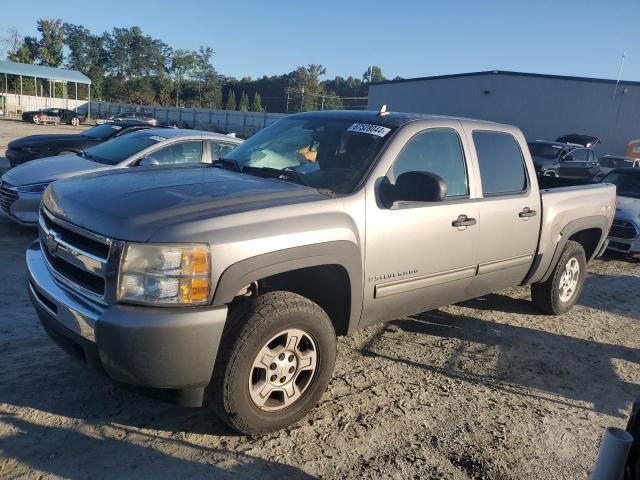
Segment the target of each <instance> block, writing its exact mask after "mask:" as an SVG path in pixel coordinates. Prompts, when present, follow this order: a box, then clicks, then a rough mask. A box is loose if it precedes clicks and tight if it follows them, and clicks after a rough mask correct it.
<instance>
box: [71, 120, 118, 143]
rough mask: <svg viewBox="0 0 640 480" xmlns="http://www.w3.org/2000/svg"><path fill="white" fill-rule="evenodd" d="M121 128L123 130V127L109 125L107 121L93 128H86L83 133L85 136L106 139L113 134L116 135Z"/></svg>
mask: <svg viewBox="0 0 640 480" xmlns="http://www.w3.org/2000/svg"><path fill="white" fill-rule="evenodd" d="M120 130H122V127H121V126H119V125H109V124H106V123H105V124H103V125H97V126H95V127H93V128H90V129H88V130H85V131H84V132H82V134H81V135H82V136H83V137H90V138H100V139H105V138H109V137H111V136H112V135H115V133H116V132H118V131H120Z"/></svg>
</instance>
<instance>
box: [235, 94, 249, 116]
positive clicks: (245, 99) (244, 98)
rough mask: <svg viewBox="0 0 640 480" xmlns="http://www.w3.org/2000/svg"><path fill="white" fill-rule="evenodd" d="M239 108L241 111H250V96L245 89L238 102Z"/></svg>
mask: <svg viewBox="0 0 640 480" xmlns="http://www.w3.org/2000/svg"><path fill="white" fill-rule="evenodd" d="M238 110H240V111H241V112H248V111H249V96H248V95H247V94H246V93H245V91H244V90H243V91H242V94H241V95H240V103H239V104H238Z"/></svg>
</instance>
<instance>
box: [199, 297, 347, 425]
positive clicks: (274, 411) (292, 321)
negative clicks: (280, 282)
mask: <svg viewBox="0 0 640 480" xmlns="http://www.w3.org/2000/svg"><path fill="white" fill-rule="evenodd" d="M227 321H228V322H230V323H229V328H228V331H227V332H226V333H225V338H224V339H223V345H221V348H223V350H222V351H221V355H220V356H219V358H218V361H217V362H216V368H215V371H214V375H213V378H212V381H211V384H210V385H209V388H208V390H209V391H208V396H209V398H210V399H211V402H212V406H213V408H214V409H215V411H216V412H217V414H218V415H219V416H220V417H221V418H222V419H223V420H224V421H225V422H226V423H227V424H229V425H230V426H231V427H232V428H234V429H236V430H238V431H240V432H242V433H245V434H248V435H260V434H265V433H268V432H271V431H274V430H279V429H281V428H284V427H286V426H289V425H291V424H293V423H295V422H297V421H298V420H299V419H300V418H302V417H303V416H304V415H306V414H307V413H308V412H309V411H310V410H311V409H312V408H313V407H314V406H315V405H316V404H317V403H318V401H319V400H320V397H321V396H322V394H323V393H324V391H325V389H326V387H327V384H328V383H329V380H330V379H331V374H332V373H333V367H334V364H335V359H336V334H335V331H334V329H333V325H332V323H331V320H330V319H329V317H328V316H327V314H326V313H325V312H324V310H322V309H321V308H320V307H319V306H318V305H316V304H315V303H313V302H312V301H310V300H308V299H306V298H305V297H302V296H300V295H297V294H294V293H290V292H269V293H266V294H264V295H261V296H260V297H258V298H256V299H252V300H247V301H244V302H242V303H241V304H239V305H237V306H234V307H232V308H231V311H230V314H229V318H228V320H227Z"/></svg>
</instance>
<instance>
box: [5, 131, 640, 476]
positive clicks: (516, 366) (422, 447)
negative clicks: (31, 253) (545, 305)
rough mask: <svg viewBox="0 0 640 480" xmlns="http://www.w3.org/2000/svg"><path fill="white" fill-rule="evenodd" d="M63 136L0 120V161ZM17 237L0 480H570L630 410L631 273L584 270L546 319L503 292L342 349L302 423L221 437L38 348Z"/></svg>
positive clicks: (618, 268)
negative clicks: (574, 293) (12, 143)
mask: <svg viewBox="0 0 640 480" xmlns="http://www.w3.org/2000/svg"><path fill="white" fill-rule="evenodd" d="M63 128H66V127H36V126H29V125H27V124H24V123H21V122H13V121H4V120H0V156H2V154H3V151H4V146H5V145H6V143H7V142H8V141H9V140H11V139H12V138H15V137H16V136H20V135H26V134H31V133H41V132H47V131H60V130H61V129H63ZM66 129H68V128H66ZM0 162H2V160H0ZM34 237H35V232H34V231H32V230H29V229H25V228H22V227H19V226H17V225H14V224H13V223H11V222H10V221H9V220H7V219H6V218H0V265H1V267H0V271H1V272H2V273H3V275H2V276H1V277H0V291H2V292H3V293H4V295H3V296H2V297H1V298H0V312H1V313H0V358H1V359H2V362H1V363H0V451H1V455H0V478H3V479H5V478H30V477H34V478H74V479H75V478H92V479H95V478H144V477H153V478H190V477H191V478H199V477H207V478H228V477H236V476H240V477H246V478H258V477H262V478H281V477H284V476H287V477H291V478H315V477H321V478H379V477H385V478H399V479H405V478H435V479H441V478H442V479H444V478H447V479H448V478H454V479H466V478H472V479H524V478H540V479H547V478H549V479H551V478H553V479H560V478H567V479H574V478H575V479H578V478H585V476H586V475H587V473H588V471H589V470H590V469H591V468H592V467H593V462H594V460H595V455H596V452H597V447H598V441H599V438H600V435H601V434H602V432H603V429H604V428H605V427H607V426H624V425H625V423H626V416H627V415H628V412H629V409H630V405H631V402H632V400H633V399H634V397H636V396H640V388H639V385H640V297H639V296H638V292H640V263H637V262H635V261H632V260H628V259H625V258H623V257H613V256H611V257H606V258H605V259H603V260H599V261H596V262H595V263H594V264H593V265H591V267H590V274H589V278H588V280H587V285H586V287H585V291H584V294H583V296H582V299H581V301H580V304H579V306H577V307H576V308H574V309H573V310H572V311H571V312H570V313H569V314H567V315H565V316H563V317H562V318H554V317H547V316H542V315H539V314H538V313H537V312H536V311H535V310H534V309H533V308H532V307H531V305H530V303H529V291H528V289H526V288H514V289H510V290H507V291H503V292H500V293H498V294H495V295H489V296H487V297H484V298H481V299H477V300H473V301H470V302H466V303H464V304H461V305H456V306H451V307H446V308H442V309H440V310H437V311H432V312H425V313H423V314H420V315H416V316H414V317H411V318H403V319H398V320H396V321H393V322H391V323H388V324H386V325H380V326H376V327H371V328H368V329H367V330H364V331H362V332H359V333H358V334H357V335H356V336H354V337H351V338H343V339H341V340H340V342H339V357H338V362H337V366H336V371H335V374H334V379H333V381H332V382H331V384H330V387H329V390H328V392H327V393H326V394H325V395H324V397H323V400H322V402H321V404H320V405H319V406H318V407H317V408H316V409H315V410H314V411H313V412H312V413H311V415H309V416H308V417H307V418H306V419H304V420H303V421H301V422H300V423H299V424H298V425H295V426H293V427H291V428H289V429H287V430H284V431H281V432H278V433H274V434H272V435H269V436H267V437H264V438H256V439H252V438H248V437H244V436H238V435H235V434H234V433H233V432H232V431H230V430H229V429H228V428H227V427H225V426H224V425H223V424H222V423H221V422H220V421H219V420H217V419H216V417H215V416H214V415H213V414H211V413H209V412H208V411H206V410H198V409H186V408H178V407H173V406H169V405H165V404H161V403H158V402H155V401H153V400H149V399H146V398H144V397H139V396H137V395H135V394H133V393H131V392H128V391H124V390H121V389H119V388H118V387H115V386H114V385H113V384H111V383H110V382H109V381H108V380H107V379H106V378H103V377H101V376H99V375H97V374H94V373H93V372H91V371H89V370H87V369H86V368H84V366H82V365H81V364H79V363H76V362H75V361H74V360H73V359H71V358H69V357H67V355H66V354H64V353H63V352H62V351H60V350H59V349H58V348H57V347H56V346H54V345H53V344H52V342H50V341H49V339H48V338H47V337H46V335H45V333H44V332H43V330H42V329H41V327H40V325H39V324H38V321H37V318H36V315H35V313H34V311H33V310H32V308H31V305H30V302H29V300H28V296H27V293H26V289H25V286H24V285H25V273H24V264H23V251H24V249H25V248H26V247H27V246H28V245H29V243H30V242H31V241H32V240H33V239H34Z"/></svg>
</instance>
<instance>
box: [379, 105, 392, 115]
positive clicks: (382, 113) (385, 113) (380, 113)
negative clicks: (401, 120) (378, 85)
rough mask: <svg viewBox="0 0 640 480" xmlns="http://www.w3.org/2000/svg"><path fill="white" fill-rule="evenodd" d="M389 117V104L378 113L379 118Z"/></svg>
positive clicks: (383, 106)
mask: <svg viewBox="0 0 640 480" xmlns="http://www.w3.org/2000/svg"><path fill="white" fill-rule="evenodd" d="M387 115H391V112H387V104H386V103H385V104H384V105H382V106H381V107H380V110H379V111H378V116H379V117H386V116H387Z"/></svg>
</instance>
